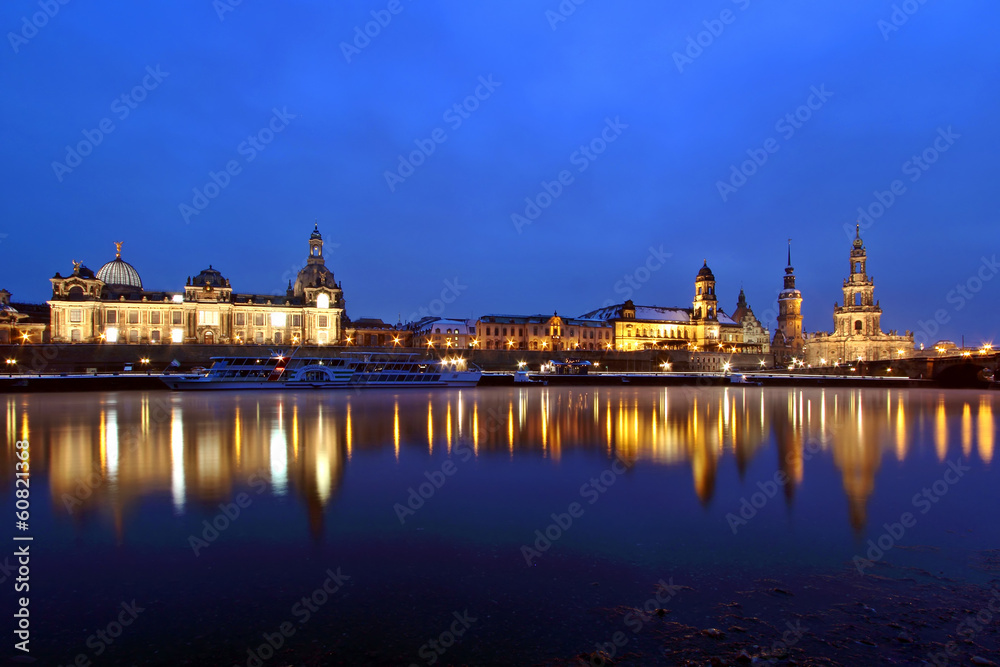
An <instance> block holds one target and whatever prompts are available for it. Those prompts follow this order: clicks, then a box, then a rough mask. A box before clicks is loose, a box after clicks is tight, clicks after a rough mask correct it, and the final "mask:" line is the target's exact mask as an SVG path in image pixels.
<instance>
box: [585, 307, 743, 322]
mask: <svg viewBox="0 0 1000 667" xmlns="http://www.w3.org/2000/svg"><path fill="white" fill-rule="evenodd" d="M624 305H625V304H622V303H619V304H617V305H614V306H607V307H605V308H598V309H597V310H593V311H591V312H589V313H586V314H584V315H581V318H583V319H589V320H614V319H621V318H622V315H621V313H622V308H623V307H624ZM716 312H717V313H718V321H719V324H736V322H735V321H733V319H732V318H731V317H729V316H728V315H726V313H725V312H723V310H722V309H721V308H720V309H719V310H718V311H716ZM635 319H636V320H637V321H644V322H677V323H682V324H689V323H690V322H691V309H690V308H668V307H664V306H636V307H635Z"/></svg>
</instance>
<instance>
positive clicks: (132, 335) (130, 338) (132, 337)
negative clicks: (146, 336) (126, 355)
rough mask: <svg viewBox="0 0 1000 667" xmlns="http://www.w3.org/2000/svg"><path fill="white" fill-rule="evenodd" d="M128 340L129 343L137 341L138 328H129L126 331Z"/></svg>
mask: <svg viewBox="0 0 1000 667" xmlns="http://www.w3.org/2000/svg"><path fill="white" fill-rule="evenodd" d="M128 342H130V343H138V342H139V330H138V329H130V330H129V332H128Z"/></svg>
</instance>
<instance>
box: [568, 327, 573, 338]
mask: <svg viewBox="0 0 1000 667" xmlns="http://www.w3.org/2000/svg"><path fill="white" fill-rule="evenodd" d="M569 337H570V338H572V337H573V330H572V329H570V330H569Z"/></svg>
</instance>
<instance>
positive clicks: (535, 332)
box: [532, 327, 538, 336]
mask: <svg viewBox="0 0 1000 667" xmlns="http://www.w3.org/2000/svg"><path fill="white" fill-rule="evenodd" d="M533 329H534V331H533V332H532V333H534V334H535V335H536V336H537V335H538V327H533Z"/></svg>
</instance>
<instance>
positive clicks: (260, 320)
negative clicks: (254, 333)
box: [253, 313, 264, 327]
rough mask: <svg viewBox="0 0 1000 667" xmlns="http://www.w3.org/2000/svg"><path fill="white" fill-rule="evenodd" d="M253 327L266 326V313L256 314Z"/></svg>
mask: <svg viewBox="0 0 1000 667" xmlns="http://www.w3.org/2000/svg"><path fill="white" fill-rule="evenodd" d="M253 325H254V326H255V327H262V326H264V313H254V314H253Z"/></svg>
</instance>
